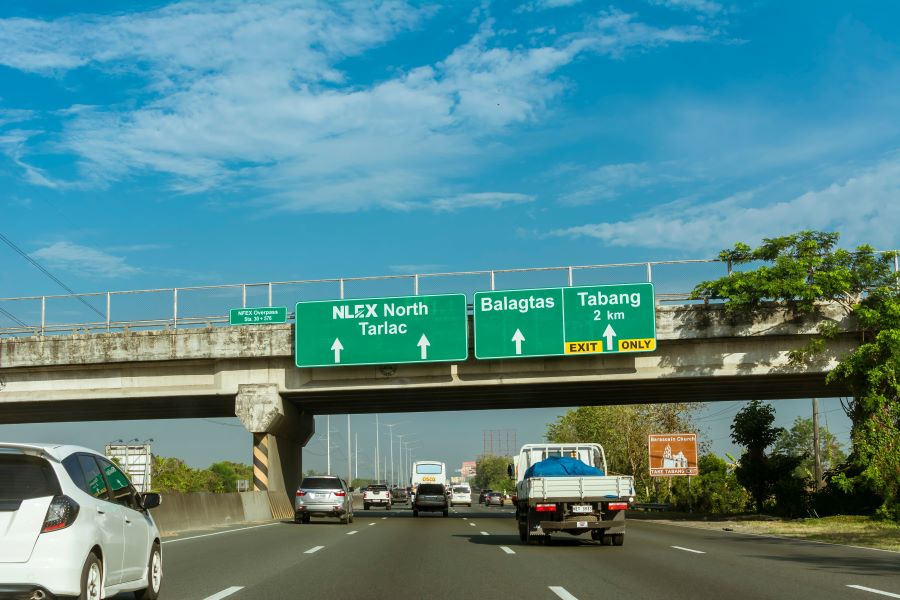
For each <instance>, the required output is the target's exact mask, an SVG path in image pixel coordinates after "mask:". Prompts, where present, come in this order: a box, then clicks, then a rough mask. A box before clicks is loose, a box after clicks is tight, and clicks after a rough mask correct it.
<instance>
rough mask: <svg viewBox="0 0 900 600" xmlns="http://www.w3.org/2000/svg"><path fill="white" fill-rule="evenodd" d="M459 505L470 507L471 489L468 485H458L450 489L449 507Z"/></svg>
mask: <svg viewBox="0 0 900 600" xmlns="http://www.w3.org/2000/svg"><path fill="white" fill-rule="evenodd" d="M461 504H465V505H466V506H472V488H470V487H469V484H468V483H459V484H457V485H454V486H452V487H451V488H450V506H459V505H461Z"/></svg>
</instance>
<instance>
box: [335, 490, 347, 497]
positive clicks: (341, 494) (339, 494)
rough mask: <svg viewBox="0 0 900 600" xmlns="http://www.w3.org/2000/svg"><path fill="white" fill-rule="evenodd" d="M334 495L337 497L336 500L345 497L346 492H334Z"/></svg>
mask: <svg viewBox="0 0 900 600" xmlns="http://www.w3.org/2000/svg"><path fill="white" fill-rule="evenodd" d="M334 495H335V496H337V497H338V498H343V497H344V496H346V495H347V492H344V491H340V492H335V493H334Z"/></svg>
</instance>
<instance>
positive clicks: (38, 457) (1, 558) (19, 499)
mask: <svg viewBox="0 0 900 600" xmlns="http://www.w3.org/2000/svg"><path fill="white" fill-rule="evenodd" d="M159 503H160V496H159V494H138V493H137V491H136V490H135V489H134V487H132V485H131V483H129V481H128V478H127V477H126V476H125V474H124V473H123V472H122V471H121V470H119V468H118V467H116V465H114V464H113V463H111V462H110V461H109V460H107V459H106V458H105V457H104V456H102V455H100V454H97V453H96V452H94V451H92V450H88V449H87V448H79V447H77V446H58V445H49V444H7V443H0V597H14V598H28V599H31V600H42V599H43V598H48V597H56V596H76V597H80V598H84V599H88V600H99V599H100V598H105V597H109V596H114V595H115V594H118V593H119V592H135V596H136V597H137V598H138V600H155V599H156V598H158V597H159V588H160V584H161V583H162V551H161V550H160V541H159V530H158V529H157V528H156V523H154V522H153V518H152V517H151V516H150V514H149V512H148V509H150V508H153V507H154V506H158V505H159Z"/></svg>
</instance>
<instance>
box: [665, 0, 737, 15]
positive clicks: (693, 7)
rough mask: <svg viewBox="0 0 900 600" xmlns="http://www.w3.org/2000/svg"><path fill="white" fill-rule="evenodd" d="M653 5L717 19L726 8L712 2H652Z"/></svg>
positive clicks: (672, 0) (684, 0)
mask: <svg viewBox="0 0 900 600" xmlns="http://www.w3.org/2000/svg"><path fill="white" fill-rule="evenodd" d="M650 2H651V4H656V5H657V6H665V7H666V8H671V9H675V10H683V11H687V12H697V13H700V14H702V15H705V16H707V17H715V16H717V15H720V14H722V13H723V12H725V7H724V6H722V5H721V4H720V3H718V2H713V1H712V0H650Z"/></svg>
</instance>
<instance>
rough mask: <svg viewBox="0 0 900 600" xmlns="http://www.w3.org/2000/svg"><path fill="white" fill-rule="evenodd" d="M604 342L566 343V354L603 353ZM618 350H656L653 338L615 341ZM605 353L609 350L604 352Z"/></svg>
mask: <svg viewBox="0 0 900 600" xmlns="http://www.w3.org/2000/svg"><path fill="white" fill-rule="evenodd" d="M605 343H606V342H605V341H604V340H592V341H587V342H566V354H597V353H600V352H603V351H604V345H605ZM617 343H618V350H619V352H622V351H633V350H644V351H647V350H651V351H652V350H656V340H655V339H654V338H644V339H634V340H617ZM606 351H607V352H608V351H609V349H607V350H606Z"/></svg>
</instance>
